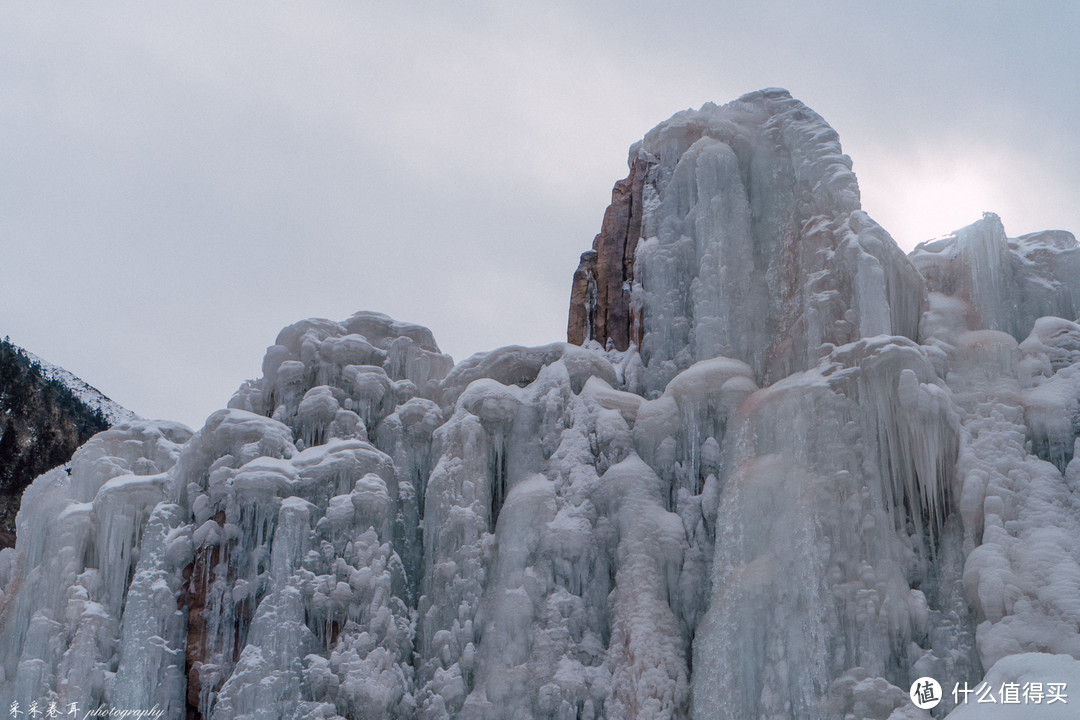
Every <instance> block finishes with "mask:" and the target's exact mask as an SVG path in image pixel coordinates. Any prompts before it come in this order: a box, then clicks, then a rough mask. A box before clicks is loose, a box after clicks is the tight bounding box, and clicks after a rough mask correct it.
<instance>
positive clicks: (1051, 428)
mask: <svg viewBox="0 0 1080 720" xmlns="http://www.w3.org/2000/svg"><path fill="white" fill-rule="evenodd" d="M630 160H631V164H632V166H633V167H635V168H638V169H639V170H640V172H641V173H643V175H642V176H641V177H640V178H639V179H640V180H641V197H640V202H641V203H642V205H641V207H638V208H635V209H634V211H633V212H634V213H640V219H641V223H640V233H641V235H640V237H634V238H628V239H627V241H628V242H632V243H634V247H635V248H636V254H635V256H634V268H633V270H634V272H633V280H632V282H631V283H629V284H628V286H627V287H626V288H625V292H626V293H628V294H629V297H630V302H631V304H632V310H633V312H632V313H623V312H622V311H621V310H620V311H619V312H612V313H607V314H604V313H600V314H599V315H598V314H597V313H595V312H593V310H595V308H592V309H589V312H588V313H586V316H587V317H593V316H594V315H595V316H600V315H603V316H604V317H609V316H610V317H623V316H624V315H625V316H626V317H634V318H638V319H640V322H641V323H642V325H641V327H640V328H638V330H640V331H641V334H640V338H641V344H640V346H637V345H633V344H631V345H630V347H629V348H628V349H626V350H620V351H616V350H612V349H609V350H604V349H602V348H601V347H600V346H599V344H597V343H595V342H586V343H585V344H584V345H583V346H578V345H571V344H566V343H553V344H550V345H545V346H541V347H531V348H530V347H518V346H513V347H507V348H502V349H499V350H494V351H492V352H487V353H478V354H476V355H474V356H472V357H470V358H468V359H467V360H465V361H464V362H462V363H460V364H458V365H457V366H456V367H455V366H454V365H453V363H452V361H451V359H450V358H449V357H448V356H446V355H443V354H442V353H441V352H440V351H439V349H438V346H437V345H436V343H435V341H434V339H433V338H432V336H431V333H430V332H429V331H428V330H426V329H425V328H422V327H420V326H417V325H410V324H406V323H400V322H396V321H394V320H392V319H390V318H388V317H386V316H384V315H379V314H376V313H358V314H356V315H354V316H352V317H351V318H348V319H346V320H344V321H342V322H333V321H330V320H320V319H314V320H305V321H302V322H299V323H296V324H294V325H291V326H289V327H287V328H285V329H284V330H282V332H281V333H280V335H279V336H278V338H277V340H276V342H275V344H274V345H272V346H271V347H269V348H268V349H267V352H266V355H265V359H264V361H263V371H262V377H261V378H260V379H258V380H254V381H249V382H247V383H245V384H244V385H243V386H242V387H241V388H240V389H239V390H238V391H237V393H236V394H235V396H234V397H233V398H232V400H231V401H230V402H229V404H228V408H227V409H225V410H221V411H219V412H217V413H214V414H213V415H211V416H210V417H209V418H208V419H207V422H206V424H205V426H204V427H203V428H201V429H200V430H199V431H198V432H197V433H195V434H194V435H192V434H191V433H190V431H188V430H186V429H185V428H182V427H179V426H175V425H169V424H160V423H159V424H155V423H141V422H136V423H130V424H128V425H124V426H121V427H118V428H115V429H113V430H110V431H108V432H106V433H102V434H100V435H98V436H96V437H95V438H94V439H93V440H91V441H90V442H89V443H87V445H85V446H84V447H83V448H82V449H81V450H80V451H79V453H78V454H77V455H76V457H75V460H74V463H73V465H72V472H71V475H70V476H68V475H67V474H66V473H65V472H64V471H63V470H59V471H54V472H52V473H48V474H46V475H43V476H41V477H40V478H38V479H37V480H36V481H35V483H34V484H33V485H32V486H31V488H30V489H29V490H28V491H27V493H26V496H25V497H24V503H23V507H22V511H21V513H20V515H19V540H18V545H17V547H16V548H15V549H9V550H5V551H3V552H0V700H2V701H3V706H4V707H5V708H7V707H10V703H11V702H12V701H17V702H20V703H22V704H23V706H24V707H25V706H26V705H28V704H29V703H30V702H31V701H38V702H39V703H42V702H44V703H47V702H50V701H56V702H58V703H63V704H65V706H66V704H67V703H70V702H77V703H79V705H80V707H84V708H90V707H98V706H100V705H101V704H105V705H108V706H111V707H117V708H135V709H139V708H141V709H149V708H151V707H153V706H155V705H156V706H157V707H159V708H162V709H164V710H165V712H166V715H167V716H168V717H184V716H185V715H187V716H189V717H212V718H222V719H225V718H327V719H329V718H417V719H422V720H441V719H443V718H470V719H481V718H483V719H491V720H496V719H502V718H558V719H560V720H563V719H569V718H575V719H576V718H582V719H584V720H598V719H600V718H611V719H615V718H619V719H622V718H641V719H645V718H648V719H650V720H651V719H654V718H697V719H699V720H706V719H708V720H712V719H714V718H732V719H738V720H744V719H745V720H756V719H758V718H769V719H781V718H784V719H786V718H830V719H831V718H836V719H843V720H849V719H871V718H875V719H878V720H913V719H914V718H924V719H925V718H927V717H930V716H931V714H930V713H928V712H926V711H922V710H918V709H917V708H915V707H914V705H913V704H912V703H911V701H910V700H909V698H908V688H909V687H910V685H911V682H912V681H913V680H914V679H916V678H918V677H921V676H926V675H929V676H932V677H935V678H937V679H938V680H939V681H940V682H941V684H942V686H943V688H945V690H946V693H945V695H946V697H945V699H944V702H943V703H942V704H941V705H940V706H939V707H938V708H937V709H935V710H934V711H933V714H932V717H938V718H941V717H944V716H945V715H946V714H948V713H950V712H951V713H952V714H951V715H949V717H956V718H967V717H1021V716H1022V717H1048V718H1049V717H1058V716H1061V717H1066V716H1070V717H1071V715H1068V714H1067V713H1065V711H1064V710H1062V709H1061V707H1063V706H1060V705H1054V706H1053V707H1051V706H1049V705H1043V706H1040V707H1039V708H1033V707H1030V706H1029V707H1027V708H1025V709H1024V711H1023V712H1022V713H1021V714H1016V713H1013V714H1010V709H1009V708H1006V707H1004V706H1000V707H995V708H993V709H992V710H990V711H985V712H984V708H985V705H983V706H979V707H978V708H976V707H974V706H973V705H963V706H962V707H959V708H957V709H954V700H953V697H952V695H951V688H952V687H953V686H954V685H955V684H958V683H960V684H963V683H967V684H968V685H969V686H971V687H976V686H978V685H979V684H980V683H982V682H989V683H991V684H995V685H1000V684H1001V683H1005V682H1019V683H1023V682H1044V683H1052V682H1065V683H1072V684H1073V686H1074V687H1073V690H1074V692H1080V675H1078V672H1077V667H1078V666H1080V459H1077V458H1076V454H1077V442H1078V433H1080V325H1077V324H1076V322H1075V321H1076V319H1077V318H1076V313H1077V311H1078V310H1080V290H1078V288H1080V248H1078V246H1077V244H1076V241H1075V239H1074V238H1073V237H1072V236H1071V235H1070V234H1068V233H1064V232H1057V231H1052V232H1045V233H1037V234H1033V235H1026V236H1023V237H1021V238H1016V239H1011V240H1010V239H1008V238H1007V237H1006V235H1005V231H1004V229H1003V227H1002V225H1001V222H1000V220H999V219H998V218H997V217H996V216H992V215H988V216H986V217H984V218H983V219H981V220H979V221H978V222H976V223H975V224H973V225H972V226H970V227H967V228H964V229H961V230H958V231H956V232H955V233H953V234H952V235H949V236H947V237H945V238H941V239H938V240H934V241H930V242H928V243H925V244H923V245H921V246H920V247H919V248H917V249H916V250H915V251H914V252H913V253H912V256H911V258H910V259H909V258H907V257H905V256H904V255H903V254H902V253H901V252H900V251H899V250H898V248H897V247H896V245H895V243H894V242H893V241H892V239H891V238H890V237H889V236H888V234H887V233H886V232H885V231H884V230H883V229H882V228H880V227H879V226H878V225H877V224H876V223H874V221H873V220H871V219H870V218H869V217H868V216H867V215H866V214H865V213H863V212H862V211H861V209H860V208H859V195H858V187H857V185H856V183H855V178H854V175H853V174H852V172H851V163H850V160H849V159H848V158H847V157H846V156H845V155H843V154H842V152H841V150H840V146H839V142H838V140H837V138H836V134H835V133H834V132H833V131H832V129H831V128H829V127H828V125H827V124H826V123H825V122H824V121H823V120H822V119H821V118H820V117H819V116H817V115H816V114H815V113H813V111H811V110H809V109H808V108H806V107H805V106H804V105H802V104H801V103H799V102H798V101H796V100H793V99H792V98H791V97H790V96H788V95H787V94H786V93H785V92H783V91H780V90H766V91H761V92H758V93H753V94H751V95H748V96H745V97H743V98H740V99H739V100H737V101H735V102H733V103H730V104H729V105H725V106H723V107H716V106H713V105H706V106H705V107H703V108H702V109H701V110H698V111H687V112H684V113H680V114H678V115H676V116H674V117H673V118H672V119H670V120H669V121H667V122H665V123H663V124H661V125H660V126H659V127H657V128H656V129H654V130H653V131H651V132H650V133H649V134H648V135H647V136H646V137H645V139H644V140H643V141H642V142H641V143H639V144H637V145H635V146H634V148H632V150H631V158H630ZM635 217H638V215H635ZM634 227H637V225H634ZM589 297H590V296H588V295H586V296H585V298H586V299H588V298H589ZM598 297H599V295H597V296H596V297H593V301H597V302H598V301H599V300H597V298H598ZM635 332H636V331H635ZM630 335H631V336H633V334H632V333H631V334H630ZM620 347H621V346H620ZM1021 707H1023V706H1021ZM1064 707H1068V706H1064ZM992 713H997V714H992ZM1055 713H1057V714H1055Z"/></svg>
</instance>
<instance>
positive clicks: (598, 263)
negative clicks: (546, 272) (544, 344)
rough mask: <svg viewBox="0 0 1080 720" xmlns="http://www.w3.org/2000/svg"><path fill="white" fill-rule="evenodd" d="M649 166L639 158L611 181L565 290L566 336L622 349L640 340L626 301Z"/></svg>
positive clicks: (638, 326) (637, 317) (634, 316)
mask: <svg viewBox="0 0 1080 720" xmlns="http://www.w3.org/2000/svg"><path fill="white" fill-rule="evenodd" d="M648 169H649V163H648V160H647V159H646V158H644V157H639V158H636V159H634V160H633V161H632V162H631V163H630V174H629V175H628V176H627V177H626V178H625V179H623V180H620V181H619V182H617V183H615V188H614V189H613V190H612V191H611V205H609V206H608V209H607V211H606V212H605V213H604V223H603V225H602V226H601V227H600V234H599V235H597V236H596V239H595V240H593V247H592V250H590V251H587V252H584V253H582V255H581V263H580V264H579V265H578V269H577V271H576V272H574V283H573V287H572V289H571V291H570V318H569V320H568V322H567V330H566V335H567V341H568V342H572V343H574V344H575V345H583V344H585V343H586V342H589V341H596V342H598V343H600V344H601V345H602V346H607V344H608V342H609V341H610V343H611V346H612V347H613V348H615V349H616V350H626V349H627V348H628V347H629V346H630V344H631V343H634V344H635V345H636V344H638V343H640V342H641V317H640V312H638V313H637V314H635V310H634V308H633V307H632V306H631V302H630V300H631V294H630V290H631V287H632V285H633V282H634V253H635V252H636V251H637V246H638V240H640V239H641V220H642V216H643V214H644V211H645V209H644V207H643V206H642V201H641V198H642V190H643V189H644V186H645V178H646V175H647V172H648Z"/></svg>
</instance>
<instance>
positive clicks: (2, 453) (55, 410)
mask: <svg viewBox="0 0 1080 720" xmlns="http://www.w3.org/2000/svg"><path fill="white" fill-rule="evenodd" d="M134 417H136V416H135V415H134V414H133V413H131V412H130V411H128V410H126V409H124V408H123V407H121V406H120V405H117V404H116V403H114V402H113V401H112V400H109V398H107V397H105V396H104V395H102V394H101V393H100V392H98V391H97V390H95V389H94V388H92V387H90V386H89V385H87V384H86V383H85V382H83V381H82V380H80V379H79V378H77V377H75V376H74V375H72V374H71V373H69V372H68V371H66V370H64V369H63V368H59V367H57V366H55V365H51V364H49V363H47V362H45V361H43V360H41V359H40V358H38V357H36V356H34V355H32V354H30V353H27V352H26V351H24V350H23V349H22V348H20V347H18V346H16V345H13V344H12V343H11V342H9V341H8V339H7V338H5V339H4V340H0V548H3V547H8V546H10V545H13V544H14V541H15V513H16V512H18V510H19V501H20V499H21V497H22V492H23V490H24V489H25V488H26V486H27V485H29V484H30V482H31V481H32V480H33V479H34V478H35V477H37V476H38V475H40V474H41V473H43V472H45V471H47V470H50V469H52V468H54V467H56V466H58V465H62V464H64V463H66V462H67V461H68V460H70V459H71V455H72V453H74V452H75V449H76V448H78V447H79V446H80V445H82V444H83V443H84V442H86V441H87V440H88V439H89V438H90V437H91V436H92V435H94V434H95V433H98V432H101V431H102V430H105V429H107V428H109V427H110V426H112V425H115V424H118V423H121V422H124V421H126V420H129V419H132V418H134Z"/></svg>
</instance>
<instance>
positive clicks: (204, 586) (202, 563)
mask: <svg viewBox="0 0 1080 720" xmlns="http://www.w3.org/2000/svg"><path fill="white" fill-rule="evenodd" d="M214 520H215V522H217V523H218V525H224V523H225V513H223V512H218V514H217V515H215V516H214ZM220 561H221V548H220V547H219V546H217V545H214V546H210V547H203V548H200V549H199V551H198V552H197V553H196V554H195V560H194V561H193V562H192V563H191V565H188V566H187V567H186V568H184V578H185V580H186V581H187V588H186V592H185V593H183V594H182V595H181V596H180V598H179V602H178V605H180V606H181V607H182V606H183V605H184V604H185V602H186V605H187V609H188V626H187V651H186V655H187V658H186V660H187V673H186V674H187V717H188V720H197V719H199V718H202V717H203V715H202V713H201V712H200V710H199V695H200V693H201V691H202V677H201V676H202V666H203V663H204V661H205V660H206V659H207V657H208V656H209V654H210V648H209V647H208V646H209V638H208V637H207V622H206V621H207V618H206V616H205V611H206V601H207V594H208V593H209V590H210V584H211V582H212V581H213V570H214V568H215V567H217V565H218V563H219V562H220Z"/></svg>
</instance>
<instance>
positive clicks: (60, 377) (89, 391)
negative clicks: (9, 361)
mask: <svg viewBox="0 0 1080 720" xmlns="http://www.w3.org/2000/svg"><path fill="white" fill-rule="evenodd" d="M26 355H27V357H29V358H30V360H31V361H33V362H36V363H37V364H38V365H40V366H41V374H42V375H43V376H44V377H45V378H47V379H49V380H55V381H57V382H59V383H60V384H62V385H63V386H64V387H66V388H67V389H68V390H70V391H71V392H72V394H73V395H75V397H77V398H78V399H79V401H80V402H81V403H82V404H83V405H86V406H87V407H89V408H92V409H94V410H97V411H99V412H101V414H102V415H104V416H105V419H106V420H107V421H108V423H109V425H119V424H120V423H125V422H130V421H132V420H141V419H142V418H140V417H139V416H138V415H136V414H135V413H133V412H131V411H130V410H128V409H127V408H125V407H124V406H123V405H120V404H118V403H116V402H113V401H112V400H110V399H109V398H108V397H106V396H105V394H104V393H102V392H101V391H100V390H98V389H97V388H95V387H93V386H91V385H89V384H87V383H86V382H85V381H84V380H82V379H80V378H78V377H76V376H75V375H74V374H73V373H71V372H69V371H67V370H65V369H64V368H62V367H60V366H59V365H53V364H52V363H51V362H49V361H48V360H44V359H42V358H41V357H38V356H37V355H35V354H33V353H32V352H27V353H26Z"/></svg>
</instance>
